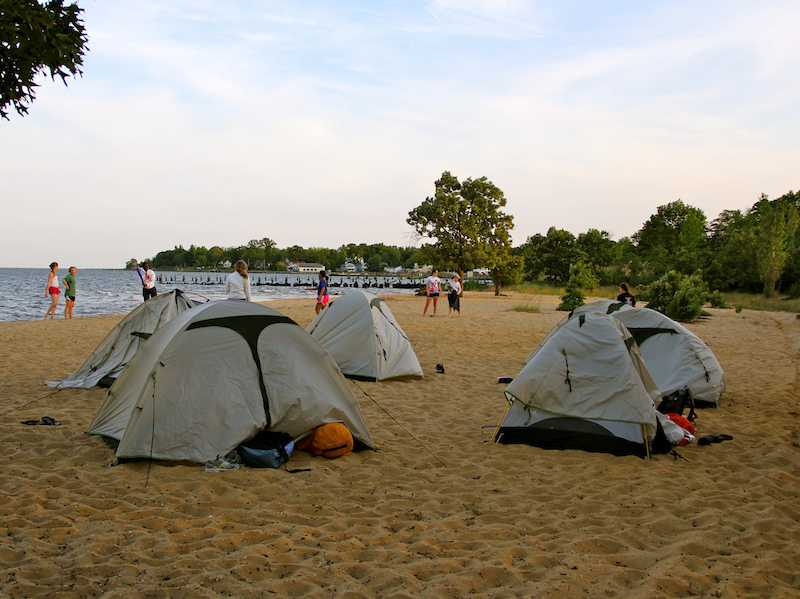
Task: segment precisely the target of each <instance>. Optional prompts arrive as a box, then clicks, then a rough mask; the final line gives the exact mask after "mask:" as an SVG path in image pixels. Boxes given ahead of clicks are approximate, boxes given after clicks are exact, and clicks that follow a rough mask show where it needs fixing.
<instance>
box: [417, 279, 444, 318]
mask: <svg viewBox="0 0 800 599" xmlns="http://www.w3.org/2000/svg"><path fill="white" fill-rule="evenodd" d="M441 289H442V280H441V279H440V278H439V270H438V269H436V268H434V269H433V272H432V273H431V276H429V277H428V278H427V279H425V295H426V298H425V309H424V310H423V311H422V315H423V316H425V313H426V312H427V311H428V306H429V305H430V303H431V300H433V314H431V318H433V317H434V316H436V306H437V305H438V304H439V293H440V292H441Z"/></svg>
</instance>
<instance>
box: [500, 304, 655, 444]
mask: <svg viewBox="0 0 800 599" xmlns="http://www.w3.org/2000/svg"><path fill="white" fill-rule="evenodd" d="M505 395H506V399H507V400H508V402H509V405H508V407H507V409H506V412H505V413H504V415H503V417H502V420H501V422H500V424H499V425H498V430H497V432H496V434H495V436H494V441H495V442H497V443H526V444H529V445H536V446H539V447H544V448H548V449H583V450H587V451H600V452H607V453H612V454H615V455H628V454H633V455H640V456H644V455H646V454H647V453H648V451H649V449H648V447H649V444H650V443H651V442H652V440H653V439H654V438H655V434H656V432H657V428H658V423H657V416H656V409H655V405H654V402H655V401H658V399H659V398H660V396H661V394H660V391H659V389H658V387H657V386H656V384H655V383H654V382H653V379H652V377H651V376H650V374H649V372H648V371H647V367H646V366H645V364H644V360H643V359H642V356H641V355H640V353H639V350H638V348H637V346H636V343H634V340H633V337H632V336H631V334H630V333H629V332H628V330H627V329H626V328H625V327H624V326H623V325H622V324H621V323H620V322H619V321H618V320H616V319H614V318H612V317H610V316H607V315H605V314H596V313H588V314H584V315H580V316H578V317H576V318H573V319H571V320H569V321H568V322H565V323H563V324H562V325H561V326H559V327H558V328H557V329H556V330H555V331H554V333H553V334H552V336H550V337H549V338H548V339H547V341H546V342H545V343H544V345H542V346H541V347H540V348H539V351H538V352H536V354H535V355H534V356H533V357H532V358H531V359H530V360H529V361H528V363H527V364H526V365H525V367H524V368H523V369H522V371H521V372H520V373H519V374H518V375H517V376H516V377H515V378H514V380H513V381H512V382H511V383H510V384H509V385H508V387H506V389H505Z"/></svg>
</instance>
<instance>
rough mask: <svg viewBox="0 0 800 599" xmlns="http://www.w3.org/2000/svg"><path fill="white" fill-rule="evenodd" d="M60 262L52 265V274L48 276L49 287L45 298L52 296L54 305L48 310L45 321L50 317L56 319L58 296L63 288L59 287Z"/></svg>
mask: <svg viewBox="0 0 800 599" xmlns="http://www.w3.org/2000/svg"><path fill="white" fill-rule="evenodd" d="M57 273H58V262H51V263H50V272H49V273H48V274H47V287H45V288H44V296H45V297H47V296H48V295H49V296H50V300H51V301H52V303H51V304H50V307H49V308H47V314H45V315H44V319H45V320H47V317H48V316H49V317H50V320H52V319H54V318H55V317H56V307H57V306H58V296H59V294H60V293H61V288H60V287H59V286H58V274H57Z"/></svg>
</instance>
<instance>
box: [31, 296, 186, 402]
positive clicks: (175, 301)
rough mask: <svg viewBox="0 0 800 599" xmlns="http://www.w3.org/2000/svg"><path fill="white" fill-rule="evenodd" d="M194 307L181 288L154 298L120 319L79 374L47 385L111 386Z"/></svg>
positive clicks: (81, 367)
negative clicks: (160, 334)
mask: <svg viewBox="0 0 800 599" xmlns="http://www.w3.org/2000/svg"><path fill="white" fill-rule="evenodd" d="M194 306H195V303H194V302H192V301H191V300H189V299H187V298H185V297H184V296H183V294H182V293H181V291H180V290H179V289H176V290H174V291H171V292H170V293H164V294H162V295H157V296H156V297H153V298H150V299H149V300H147V301H146V302H143V303H142V304H141V305H140V306H138V307H137V308H136V309H135V310H133V311H132V312H131V313H130V314H128V315H127V316H126V317H125V318H123V319H122V320H120V321H119V322H118V323H117V325H116V326H115V327H114V328H113V329H111V332H110V333H109V334H108V335H106V337H105V339H103V340H102V341H101V342H100V345H98V346H97V347H96V348H95V350H94V351H93V352H92V353H91V354H90V355H89V357H88V358H86V360H85V361H84V362H83V364H81V365H80V367H79V368H78V369H77V370H76V371H75V372H73V373H72V374H71V375H69V376H68V377H67V378H65V379H62V380H60V381H47V384H48V385H50V386H51V387H69V388H80V389H89V388H90V387H94V386H95V385H97V384H100V383H101V381H102V380H103V379H106V381H103V383H106V382H107V384H105V386H109V385H110V383H111V382H112V380H113V379H115V378H116V377H117V376H119V373H120V372H122V369H123V368H124V367H125V365H126V364H127V363H128V362H129V361H130V359H131V358H132V357H133V355H134V354H135V353H136V352H137V351H139V348H140V347H141V346H142V345H143V344H144V342H145V341H147V339H148V338H149V337H150V335H152V334H153V333H154V332H156V331H157V330H158V329H160V328H161V327H162V326H164V325H165V324H166V323H167V322H169V321H170V320H172V319H173V318H175V317H176V316H177V315H178V314H180V313H181V312H184V311H185V310H189V309H190V308H193V307H194Z"/></svg>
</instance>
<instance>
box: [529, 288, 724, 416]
mask: <svg viewBox="0 0 800 599" xmlns="http://www.w3.org/2000/svg"><path fill="white" fill-rule="evenodd" d="M591 312H594V313H602V314H609V315H611V316H613V317H614V318H616V319H617V320H619V321H620V322H621V323H622V324H624V325H625V328H627V329H628V330H629V331H630V332H631V334H632V335H633V337H634V339H636V342H637V343H638V345H639V351H640V352H641V354H642V357H643V358H644V362H645V364H646V365H647V370H648V371H649V372H650V374H651V375H652V377H653V380H654V381H655V382H656V385H658V388H659V390H660V391H661V393H662V394H663V395H664V396H667V395H670V394H672V393H674V392H675V391H680V390H683V389H687V388H688V389H689V391H690V392H691V394H692V397H693V398H694V400H695V402H696V403H697V404H698V405H699V406H712V407H716V406H717V405H718V403H719V398H720V395H721V394H722V392H723V391H725V373H724V372H723V371H722V367H721V366H720V364H719V362H718V361H717V358H716V357H715V356H714V352H712V351H711V348H709V347H708V345H707V344H706V343H704V342H703V341H702V340H701V339H700V338H699V337H698V336H697V335H695V334H694V333H693V332H691V331H690V330H689V329H687V328H686V327H684V326H683V325H681V324H679V323H677V322H675V321H674V320H672V319H671V318H669V317H668V316H665V315H664V314H662V313H661V312H658V311H656V310H651V309H650V308H633V307H631V306H628V305H627V304H622V303H620V302H617V301H614V300H599V301H596V302H592V303H590V304H586V305H584V306H581V307H580V308H576V309H575V310H574V311H573V312H572V313H571V314H569V315H568V316H567V317H565V318H564V319H563V320H562V321H561V322H560V323H558V324H557V325H556V327H555V328H554V329H553V331H551V332H550V334H549V335H548V337H545V339H544V340H543V341H542V342H541V343H540V344H539V346H537V348H536V349H534V350H533V352H532V353H531V355H530V357H529V358H528V360H530V359H531V358H532V357H533V356H534V355H535V354H536V352H537V351H538V350H539V348H540V347H541V346H542V345H543V344H544V343H545V342H546V341H547V340H548V338H549V337H550V335H553V333H554V331H556V330H557V329H558V328H559V327H561V326H563V325H564V324H565V323H566V322H568V321H569V320H572V319H574V318H577V317H579V316H580V315H581V314H588V313H591Z"/></svg>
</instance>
